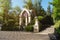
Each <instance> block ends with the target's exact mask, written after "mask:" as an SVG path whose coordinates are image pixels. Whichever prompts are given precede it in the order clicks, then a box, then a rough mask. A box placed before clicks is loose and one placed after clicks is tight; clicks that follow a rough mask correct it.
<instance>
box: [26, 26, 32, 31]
mask: <svg viewBox="0 0 60 40" xmlns="http://www.w3.org/2000/svg"><path fill="white" fill-rule="evenodd" d="M25 31H30V32H32V31H33V25H28V26H26V27H25Z"/></svg>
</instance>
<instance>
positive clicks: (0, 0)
mask: <svg viewBox="0 0 60 40" xmlns="http://www.w3.org/2000/svg"><path fill="white" fill-rule="evenodd" d="M0 7H1V10H2V13H3V21H4V22H7V20H8V11H9V9H10V8H11V0H6V1H4V0H0Z"/></svg>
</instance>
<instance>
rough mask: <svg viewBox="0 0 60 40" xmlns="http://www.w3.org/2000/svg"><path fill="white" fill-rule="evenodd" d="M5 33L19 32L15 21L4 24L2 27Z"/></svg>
mask: <svg viewBox="0 0 60 40" xmlns="http://www.w3.org/2000/svg"><path fill="white" fill-rule="evenodd" d="M2 30H3V31H17V30H19V28H18V27H17V26H16V25H15V21H13V20H9V21H8V23H4V24H3V26H2Z"/></svg>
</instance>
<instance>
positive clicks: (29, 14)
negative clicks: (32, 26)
mask: <svg viewBox="0 0 60 40" xmlns="http://www.w3.org/2000/svg"><path fill="white" fill-rule="evenodd" d="M24 12H26V13H27V15H28V16H27V17H25V25H26V26H27V25H28V23H30V22H31V13H30V12H29V10H28V9H23V11H22V12H21V13H20V15H19V17H20V18H19V25H22V15H23V14H24Z"/></svg>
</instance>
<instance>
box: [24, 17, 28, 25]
mask: <svg viewBox="0 0 60 40" xmlns="http://www.w3.org/2000/svg"><path fill="white" fill-rule="evenodd" d="M27 21H28V20H27V17H26V18H25V25H26V26H27V24H28V23H27Z"/></svg>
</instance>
